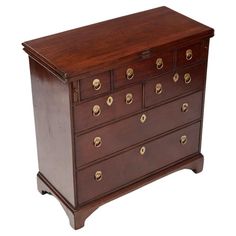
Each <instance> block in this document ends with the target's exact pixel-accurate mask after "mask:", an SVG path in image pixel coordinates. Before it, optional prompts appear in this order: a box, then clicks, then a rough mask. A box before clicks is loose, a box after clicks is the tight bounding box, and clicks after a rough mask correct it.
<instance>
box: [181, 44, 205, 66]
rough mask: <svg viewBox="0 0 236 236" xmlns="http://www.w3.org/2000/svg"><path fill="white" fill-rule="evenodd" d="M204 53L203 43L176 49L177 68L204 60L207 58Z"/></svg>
mask: <svg viewBox="0 0 236 236" xmlns="http://www.w3.org/2000/svg"><path fill="white" fill-rule="evenodd" d="M204 51H205V49H204V47H203V42H198V43H195V44H191V45H188V46H186V47H183V48H180V49H178V50H177V67H180V66H184V65H189V64H192V63H195V62H197V61H200V60H202V59H204V58H205V57H206V56H207V55H206V54H205V53H204Z"/></svg>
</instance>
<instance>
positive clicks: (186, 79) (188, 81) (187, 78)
mask: <svg viewBox="0 0 236 236" xmlns="http://www.w3.org/2000/svg"><path fill="white" fill-rule="evenodd" d="M191 80H192V78H191V75H190V74H189V73H186V74H184V82H185V84H189V83H190V82H191Z"/></svg>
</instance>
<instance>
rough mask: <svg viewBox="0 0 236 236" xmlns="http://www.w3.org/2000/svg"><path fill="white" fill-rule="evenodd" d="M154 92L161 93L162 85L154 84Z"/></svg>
mask: <svg viewBox="0 0 236 236" xmlns="http://www.w3.org/2000/svg"><path fill="white" fill-rule="evenodd" d="M155 92H156V94H161V93H162V84H161V83H158V84H156V87H155Z"/></svg>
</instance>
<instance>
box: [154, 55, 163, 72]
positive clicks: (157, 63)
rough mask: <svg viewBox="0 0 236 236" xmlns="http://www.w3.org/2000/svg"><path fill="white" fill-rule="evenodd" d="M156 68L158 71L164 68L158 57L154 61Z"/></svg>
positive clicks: (161, 60)
mask: <svg viewBox="0 0 236 236" xmlns="http://www.w3.org/2000/svg"><path fill="white" fill-rule="evenodd" d="M156 66H157V69H158V70H160V69H162V68H163V66H164V63H163V59H162V58H161V57H160V58H157V60H156Z"/></svg>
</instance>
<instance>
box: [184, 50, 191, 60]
mask: <svg viewBox="0 0 236 236" xmlns="http://www.w3.org/2000/svg"><path fill="white" fill-rule="evenodd" d="M185 55H186V60H187V61H190V60H191V59H192V58H193V51H192V50H191V49H188V50H186V53H185Z"/></svg>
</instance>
